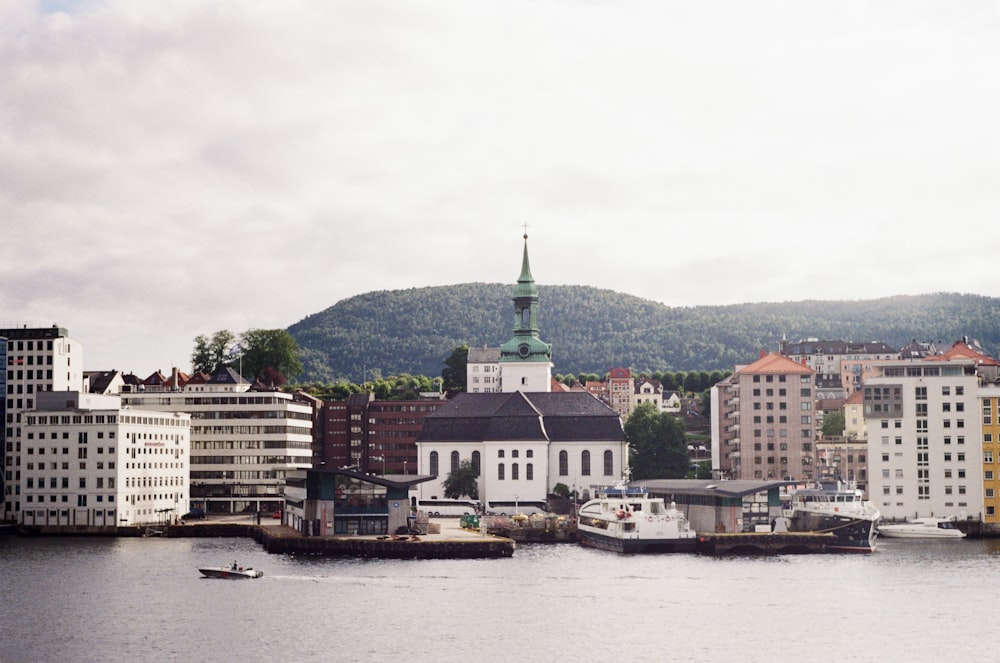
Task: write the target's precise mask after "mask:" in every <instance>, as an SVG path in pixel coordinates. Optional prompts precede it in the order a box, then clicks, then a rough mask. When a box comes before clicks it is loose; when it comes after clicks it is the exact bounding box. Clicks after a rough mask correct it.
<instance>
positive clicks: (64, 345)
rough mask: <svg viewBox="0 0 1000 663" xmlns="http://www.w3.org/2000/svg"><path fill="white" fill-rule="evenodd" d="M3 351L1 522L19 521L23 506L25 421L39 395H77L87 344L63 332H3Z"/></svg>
mask: <svg viewBox="0 0 1000 663" xmlns="http://www.w3.org/2000/svg"><path fill="white" fill-rule="evenodd" d="M0 344H2V345H4V349H5V353H4V354H5V355H6V356H5V357H3V366H4V374H3V377H2V379H0V388H2V391H3V401H2V403H0V414H2V418H3V427H2V428H0V448H2V449H3V455H2V456H0V460H2V465H3V467H2V470H0V471H2V473H3V481H0V484H2V491H3V495H2V497H3V503H2V509H0V510H2V512H0V520H7V521H17V520H19V511H20V510H21V507H22V506H23V500H22V499H21V488H22V482H23V468H24V464H23V463H24V461H25V456H24V448H23V447H24V445H23V431H22V421H23V416H24V414H25V413H26V412H28V411H30V410H33V409H34V408H35V399H36V398H37V396H38V394H41V393H45V392H49V391H79V390H81V389H82V385H83V344H81V343H79V342H77V341H75V340H73V339H72V338H70V336H69V332H68V331H66V330H65V329H63V328H61V327H58V326H52V327H35V328H29V327H15V328H9V329H0Z"/></svg>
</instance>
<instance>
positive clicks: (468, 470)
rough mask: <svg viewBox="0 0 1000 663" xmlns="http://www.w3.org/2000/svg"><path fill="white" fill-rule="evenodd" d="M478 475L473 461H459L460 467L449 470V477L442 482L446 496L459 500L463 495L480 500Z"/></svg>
mask: <svg viewBox="0 0 1000 663" xmlns="http://www.w3.org/2000/svg"><path fill="white" fill-rule="evenodd" d="M478 476H479V475H478V474H477V473H476V468H475V467H474V466H473V465H472V461H468V460H463V461H462V462H461V463H459V465H458V468H457V469H455V470H453V471H451V472H449V473H448V477H447V478H446V479H445V480H444V481H443V482H442V483H441V486H442V487H443V488H444V496H445V497H447V498H448V499H450V500H458V499H461V498H462V497H463V496H468V497H469V498H470V499H473V500H478V499H479V481H477V478H478Z"/></svg>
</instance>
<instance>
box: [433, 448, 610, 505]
mask: <svg viewBox="0 0 1000 663" xmlns="http://www.w3.org/2000/svg"><path fill="white" fill-rule="evenodd" d="M417 447H418V449H419V458H418V463H419V466H420V472H419V473H420V474H434V475H436V476H437V477H438V478H437V479H435V480H432V481H427V482H424V483H421V484H418V485H417V486H415V487H414V491H415V492H416V494H417V495H418V496H419V499H444V485H443V483H444V480H445V479H446V478H447V476H448V473H449V472H451V470H452V467H453V465H452V462H453V460H452V459H453V458H457V462H456V464H455V465H454V466H457V464H458V463H461V462H462V461H469V462H471V463H473V465H475V464H476V460H475V457H476V455H478V459H479V460H478V463H479V467H480V474H479V480H478V486H479V499H480V501H482V502H483V503H488V502H491V501H504V502H515V501H520V502H522V503H523V502H532V501H534V502H544V501H546V500H547V499H548V495H549V493H551V492H552V489H553V488H554V487H555V485H556V484H558V483H562V484H564V485H566V486H567V487H568V488H569V489H570V490H571V491H572V490H575V491H577V492H578V494H580V495H581V496H584V495H588V496H589V495H590V494H593V492H594V490H595V489H597V488H600V487H604V486H609V485H613V484H615V483H617V482H618V481H619V480H621V479H622V478H623V477H625V476H627V474H628V467H627V466H624V467H623V460H624V459H625V458H626V457H627V445H626V444H625V442H624V441H621V442H617V443H616V442H599V443H594V442H582V441H581V442H555V443H551V444H548V443H546V442H544V441H524V440H518V441H514V440H505V441H493V440H491V441H489V442H481V443H478V444H471V443H464V444H455V443H421V444H418V445H417ZM456 454H457V456H456ZM435 455H436V460H435V459H434V456H435Z"/></svg>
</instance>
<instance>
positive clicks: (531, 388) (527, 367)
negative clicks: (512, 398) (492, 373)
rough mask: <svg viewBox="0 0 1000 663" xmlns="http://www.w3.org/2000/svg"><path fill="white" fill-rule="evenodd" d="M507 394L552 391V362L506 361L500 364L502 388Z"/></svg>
mask: <svg viewBox="0 0 1000 663" xmlns="http://www.w3.org/2000/svg"><path fill="white" fill-rule="evenodd" d="M497 391H501V392H503V393H505V394H510V393H514V392H516V391H523V392H549V391H552V362H538V361H536V362H527V361H526V362H505V363H503V364H501V365H500V389H498V390H497Z"/></svg>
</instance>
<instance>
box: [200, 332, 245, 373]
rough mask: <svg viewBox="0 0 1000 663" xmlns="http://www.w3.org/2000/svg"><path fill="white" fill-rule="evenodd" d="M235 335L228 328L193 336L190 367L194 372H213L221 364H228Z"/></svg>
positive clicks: (231, 355) (232, 354)
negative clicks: (210, 334) (208, 335)
mask: <svg viewBox="0 0 1000 663" xmlns="http://www.w3.org/2000/svg"><path fill="white" fill-rule="evenodd" d="M235 341H236V336H235V335H234V334H233V332H231V331H229V330H228V329H223V330H220V331H217V332H215V333H214V334H212V337H211V338H209V337H207V336H205V335H204V334H198V335H197V336H195V337H194V352H192V353H191V369H192V370H193V371H194V372H195V373H214V372H215V371H216V370H218V369H219V368H220V367H221V366H225V365H227V364H229V363H230V362H231V361H232V360H233V357H234V356H235V354H234V353H233V351H232V348H233V344H234V342H235Z"/></svg>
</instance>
